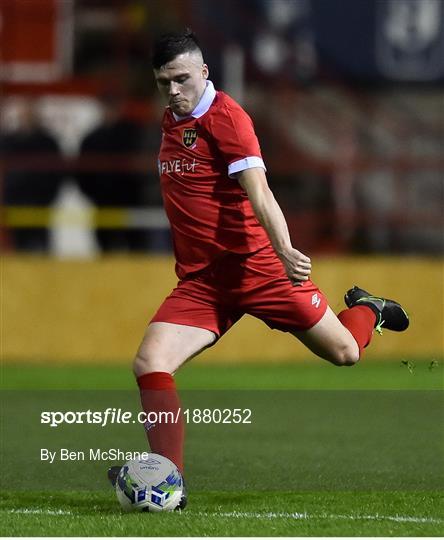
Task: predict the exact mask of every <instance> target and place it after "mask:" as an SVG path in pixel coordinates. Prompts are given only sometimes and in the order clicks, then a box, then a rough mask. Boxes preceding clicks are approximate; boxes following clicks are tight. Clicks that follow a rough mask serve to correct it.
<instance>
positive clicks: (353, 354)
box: [330, 346, 359, 367]
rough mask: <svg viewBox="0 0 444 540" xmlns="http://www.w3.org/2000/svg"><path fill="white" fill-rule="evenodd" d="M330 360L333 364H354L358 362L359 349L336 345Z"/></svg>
mask: <svg viewBox="0 0 444 540" xmlns="http://www.w3.org/2000/svg"><path fill="white" fill-rule="evenodd" d="M330 361H331V362H332V363H333V364H334V365H335V366H339V367H342V366H354V365H355V364H356V363H357V362H359V349H357V348H355V347H350V346H344V347H338V348H337V349H336V350H335V351H334V354H333V355H332V357H331V358H330Z"/></svg>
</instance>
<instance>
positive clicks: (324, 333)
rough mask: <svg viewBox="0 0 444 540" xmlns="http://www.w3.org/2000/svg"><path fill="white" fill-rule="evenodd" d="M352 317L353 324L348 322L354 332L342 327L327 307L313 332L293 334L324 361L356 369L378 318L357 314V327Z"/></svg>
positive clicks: (369, 312)
mask: <svg viewBox="0 0 444 540" xmlns="http://www.w3.org/2000/svg"><path fill="white" fill-rule="evenodd" d="M366 309H368V308H366ZM350 311H351V310H350ZM350 314H351V315H352V317H351V319H352V321H348V322H349V323H350V322H351V323H352V324H349V326H353V329H349V328H347V327H346V326H345V325H344V324H342V323H341V321H340V319H339V318H338V317H337V316H336V315H335V314H334V313H333V311H332V310H331V308H330V307H327V310H326V312H325V314H324V315H323V317H322V319H321V320H320V321H319V322H318V323H316V324H315V325H314V326H313V327H312V328H310V329H308V330H304V331H293V332H292V334H293V335H294V336H295V337H297V338H298V339H299V340H300V341H301V342H302V343H303V344H304V345H305V346H306V347H308V348H309V349H310V350H311V351H312V352H313V353H314V354H316V355H317V356H320V357H321V358H323V359H324V360H328V361H329V362H332V363H333V364H335V365H337V366H352V365H354V364H356V362H358V360H359V358H360V356H361V350H362V349H363V348H364V347H365V346H367V345H368V343H369V342H370V339H371V335H372V332H373V328H374V321H375V316H374V314H373V313H372V311H371V310H368V313H357V314H356V315H357V317H356V319H357V321H356V323H355V324H353V323H354V321H353V319H354V318H355V317H354V315H355V314H354V313H350ZM352 332H353V333H352Z"/></svg>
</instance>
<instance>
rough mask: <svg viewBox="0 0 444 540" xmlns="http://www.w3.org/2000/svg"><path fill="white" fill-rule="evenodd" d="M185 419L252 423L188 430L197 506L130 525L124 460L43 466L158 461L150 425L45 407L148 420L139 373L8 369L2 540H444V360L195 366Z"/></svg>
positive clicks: (192, 500) (4, 375)
mask: <svg viewBox="0 0 444 540" xmlns="http://www.w3.org/2000/svg"><path fill="white" fill-rule="evenodd" d="M177 382H178V386H179V388H180V389H181V395H182V402H183V406H184V407H188V408H190V409H194V408H199V409H203V408H208V409H210V410H214V409H216V408H234V407H237V408H240V409H242V410H244V409H250V410H251V424H245V425H233V424H229V425H221V424H214V423H210V424H202V423H200V424H197V423H190V424H189V425H188V426H187V439H186V462H187V463H186V480H187V484H188V486H189V491H190V496H189V506H188V507H187V509H186V510H185V511H184V512H182V513H172V514H166V513H165V514H123V513H122V512H121V511H120V509H119V506H118V503H117V500H116V498H115V495H114V493H113V490H112V489H111V487H108V485H107V481H106V477H105V473H106V469H107V467H108V466H109V465H112V464H114V462H103V461H94V462H91V461H88V460H85V461H84V462H79V461H72V462H58V463H54V464H52V465H50V464H48V463H44V462H41V460H40V454H39V450H40V448H41V447H43V446H44V447H48V448H54V449H57V448H62V447H66V448H70V449H77V450H85V452H86V450H87V449H88V448H90V447H100V448H102V449H109V448H116V447H118V448H122V449H124V450H130V449H131V450H145V449H146V448H145V438H144V433H143V430H142V428H141V427H140V426H139V425H131V426H122V425H117V424H116V425H111V426H106V427H103V428H100V427H98V426H91V425H64V426H59V427H57V428H50V427H48V426H45V425H42V424H40V421H39V419H40V412H41V411H42V410H59V411H67V410H71V411H79V410H86V409H88V408H91V409H92V410H104V409H105V408H106V407H108V406H111V407H122V408H123V409H125V410H132V411H137V410H138V395H137V391H136V388H135V384H134V381H133V379H132V375H131V370H130V366H128V368H126V367H123V366H109V367H107V366H94V365H91V366H79V365H61V366H58V367H54V366H53V367H50V366H48V365H45V364H40V365H32V364H23V363H21V364H13V363H9V364H8V363H6V364H4V365H3V366H2V370H1V383H2V415H3V418H2V434H1V442H2V477H1V491H2V497H1V505H0V524H1V525H0V533H1V535H2V536H60V535H62V536H442V535H443V533H444V505H443V496H442V488H443V485H444V465H443V460H442V456H443V455H444V406H443V394H442V390H443V362H442V360H441V359H439V360H438V361H434V362H433V363H432V361H431V359H429V360H423V361H417V362H415V363H409V365H407V364H406V363H402V362H401V360H399V361H387V362H382V361H381V362H365V361H364V362H362V363H361V364H359V365H357V366H354V367H353V368H335V367H333V366H330V365H328V364H327V363H322V362H320V361H317V360H312V361H311V362H307V363H301V364H296V365H291V364H281V365H278V364H277V365H265V364H255V365H239V366H235V365H220V364H215V365H201V364H199V365H193V364H191V365H189V366H187V367H185V368H184V369H183V370H182V371H181V372H180V373H179V374H178V375H177Z"/></svg>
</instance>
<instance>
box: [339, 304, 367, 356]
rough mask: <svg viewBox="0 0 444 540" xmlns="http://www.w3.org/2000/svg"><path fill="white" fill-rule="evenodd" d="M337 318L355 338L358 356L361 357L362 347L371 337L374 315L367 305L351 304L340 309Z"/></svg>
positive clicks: (365, 345)
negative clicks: (351, 305)
mask: <svg viewBox="0 0 444 540" xmlns="http://www.w3.org/2000/svg"><path fill="white" fill-rule="evenodd" d="M338 319H339V320H340V321H341V323H342V324H343V325H344V326H345V328H347V329H348V330H349V332H350V334H351V335H352V336H353V337H354V338H355V341H356V343H357V344H358V347H359V357H361V355H362V351H363V349H364V348H365V347H367V345H368V344H369V343H370V341H371V339H372V335H373V329H374V327H375V323H376V315H375V314H374V313H373V311H372V310H371V308H369V307H368V306H353V307H351V308H349V309H344V311H341V313H339V315H338Z"/></svg>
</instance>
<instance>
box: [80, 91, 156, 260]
mask: <svg viewBox="0 0 444 540" xmlns="http://www.w3.org/2000/svg"><path fill="white" fill-rule="evenodd" d="M101 101H102V107H103V113H104V116H103V123H102V125H100V126H98V127H97V128H95V129H94V130H93V131H91V132H90V133H89V134H88V135H87V136H86V137H85V138H84V140H83V141H82V143H81V146H80V155H81V156H82V157H88V158H89V159H91V160H97V161H96V163H94V162H92V166H91V171H87V172H82V173H80V174H79V175H78V182H79V187H80V189H81V190H82V191H83V193H84V194H85V195H86V196H87V197H89V198H90V199H91V201H92V202H93V203H94V204H95V205H96V206H97V207H98V208H103V207H113V208H135V207H143V206H146V205H147V204H148V202H149V201H148V193H149V185H150V183H151V182H150V178H149V175H148V174H147V173H144V172H137V171H136V172H134V171H131V170H120V169H119V170H118V171H117V172H113V171H112V165H111V166H110V167H109V169H108V170H106V169H104V170H100V166H105V167H106V159H107V156H109V157H111V158H113V157H116V156H119V155H120V156H122V158H123V157H124V156H125V158H131V157H137V156H138V157H141V156H143V155H144V154H146V152H147V148H148V137H147V133H145V131H144V129H143V127H142V126H141V125H139V124H137V123H135V122H133V121H131V120H128V119H126V118H124V117H123V102H122V100H121V99H119V98H118V97H117V96H115V95H105V96H102V99H101ZM95 164H97V165H98V166H99V167H98V170H94V165H95ZM129 166H130V164H129ZM95 236H96V239H97V242H98V245H99V247H100V248H101V250H102V251H104V252H112V251H141V252H143V251H147V250H148V249H149V247H150V246H149V243H150V242H149V233H148V231H147V230H145V229H119V228H106V229H104V228H102V229H101V228H98V229H95Z"/></svg>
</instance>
